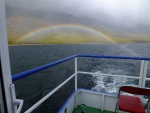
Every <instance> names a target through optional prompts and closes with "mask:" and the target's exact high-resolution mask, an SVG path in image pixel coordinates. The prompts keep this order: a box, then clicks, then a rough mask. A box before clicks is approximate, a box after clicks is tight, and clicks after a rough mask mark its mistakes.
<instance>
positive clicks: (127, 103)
mask: <svg viewBox="0 0 150 113" xmlns="http://www.w3.org/2000/svg"><path fill="white" fill-rule="evenodd" d="M119 109H120V110H121V111H126V112H131V111H132V113H146V112H145V109H144V107H143V105H142V104H141V100H140V99H139V98H138V97H134V96H127V95H120V97H119Z"/></svg>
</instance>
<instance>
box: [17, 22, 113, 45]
mask: <svg viewBox="0 0 150 113" xmlns="http://www.w3.org/2000/svg"><path fill="white" fill-rule="evenodd" d="M61 27H68V28H69V27H72V28H77V29H81V30H86V31H87V32H91V33H94V34H96V35H99V36H100V37H103V38H105V39H106V40H108V41H109V42H112V43H115V41H114V40H113V39H112V38H111V37H109V36H107V35H106V34H104V33H102V32H100V31H98V30H95V29H93V28H90V27H87V26H82V25H78V24H59V25H51V26H46V27H43V28H40V29H36V30H34V31H31V32H29V33H27V34H25V35H23V36H21V37H20V38H18V39H17V40H16V43H18V42H19V41H21V40H23V39H26V38H28V37H30V36H32V35H36V34H38V33H42V32H45V31H47V30H51V29H57V28H61Z"/></svg>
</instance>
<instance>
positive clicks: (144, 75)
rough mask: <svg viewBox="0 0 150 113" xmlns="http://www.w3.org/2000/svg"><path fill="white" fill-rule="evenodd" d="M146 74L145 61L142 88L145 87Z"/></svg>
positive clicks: (145, 63)
mask: <svg viewBox="0 0 150 113" xmlns="http://www.w3.org/2000/svg"><path fill="white" fill-rule="evenodd" d="M146 74H147V61H145V62H144V69H143V79H142V87H145V79H146Z"/></svg>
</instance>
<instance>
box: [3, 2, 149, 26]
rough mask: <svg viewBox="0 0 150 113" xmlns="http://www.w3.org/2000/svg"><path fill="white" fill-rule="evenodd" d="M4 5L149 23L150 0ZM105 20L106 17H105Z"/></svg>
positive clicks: (8, 3)
mask: <svg viewBox="0 0 150 113" xmlns="http://www.w3.org/2000/svg"><path fill="white" fill-rule="evenodd" d="M5 2H6V5H8V6H12V7H21V8H26V9H31V10H38V9H40V10H45V11H57V12H66V13H70V14H73V15H75V16H79V17H80V16H89V17H92V18H97V19H99V20H105V18H106V17H107V18H109V19H108V20H109V21H110V20H112V21H111V23H113V22H114V23H118V24H124V25H126V26H134V25H137V24H143V25H150V12H149V8H150V0H5ZM106 20H107V19H106Z"/></svg>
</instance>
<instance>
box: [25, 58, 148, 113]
mask: <svg viewBox="0 0 150 113" xmlns="http://www.w3.org/2000/svg"><path fill="white" fill-rule="evenodd" d="M77 65H78V64H77V57H76V58H75V73H74V74H73V75H71V76H70V77H69V78H68V79H66V80H65V81H64V82H63V83H61V84H60V85H59V86H57V87H56V88H55V89H54V90H52V91H51V92H50V93H48V94H47V95H46V96H45V97H43V98H42V99H41V100H39V101H38V102H37V103H35V104H34V105H33V106H32V107H31V108H29V109H28V110H27V111H25V113H31V112H32V111H33V110H34V109H36V108H37V107H38V106H39V105H40V104H42V103H43V102H44V101H45V100H47V99H48V98H49V97H50V96H51V95H53V94H54V93H55V92H56V91H58V90H59V89H60V88H61V87H62V86H64V85H65V84H66V83H67V82H69V81H70V80H71V79H72V78H73V77H75V90H77V88H78V86H77V75H78V74H79V73H80V74H90V75H91V74H92V75H97V76H109V77H121V78H132V79H136V80H139V86H140V87H145V80H150V78H146V73H147V61H144V60H142V61H141V67H140V75H139V77H133V76H127V75H112V74H101V73H91V72H83V71H78V70H77Z"/></svg>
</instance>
